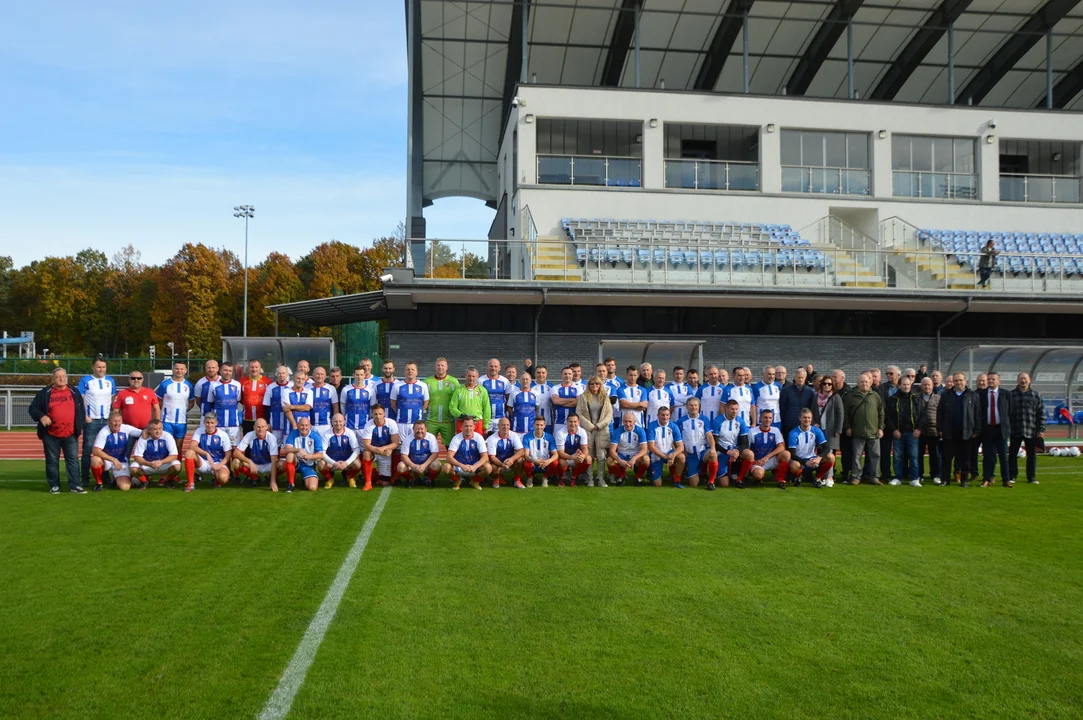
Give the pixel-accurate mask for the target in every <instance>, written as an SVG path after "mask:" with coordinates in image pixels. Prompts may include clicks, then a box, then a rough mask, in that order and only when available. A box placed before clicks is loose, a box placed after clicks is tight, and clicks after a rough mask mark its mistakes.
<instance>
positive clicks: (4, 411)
mask: <svg viewBox="0 0 1083 720" xmlns="http://www.w3.org/2000/svg"><path fill="white" fill-rule="evenodd" d="M37 393H38V388H26V387H0V425H2V426H3V427H4V428H5V429H6V430H10V429H11V428H13V427H36V426H37V423H36V422H34V421H33V420H32V419H30V403H31V401H33V399H34V396H35V395H37Z"/></svg>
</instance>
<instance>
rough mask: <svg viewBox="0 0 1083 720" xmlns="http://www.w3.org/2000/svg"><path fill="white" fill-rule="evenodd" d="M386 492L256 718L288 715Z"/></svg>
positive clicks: (273, 719)
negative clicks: (276, 685)
mask: <svg viewBox="0 0 1083 720" xmlns="http://www.w3.org/2000/svg"><path fill="white" fill-rule="evenodd" d="M390 495H391V488H389V487H386V488H384V489H383V490H382V491H381V492H380V497H379V498H378V499H377V500H376V505H374V506H373V508H372V512H370V513H369V517H368V520H366V521H365V524H364V525H363V526H362V527H361V532H359V533H358V534H357V540H356V541H354V544H353V547H352V548H350V552H349V554H347V555H346V559H345V560H343V561H342V566H341V567H340V568H339V569H338V574H337V575H335V580H334V582H332V583H331V587H330V588H328V589H327V595H325V596H324V598H323V602H322V603H320V608H319V610H317V611H316V615H315V616H314V617H313V618H312V622H311V623H310V624H309V626H308V629H307V630H305V635H304V637H303V638H301V644H300V645H298V646H297V651H296V652H295V653H294V654H293V657H292V658H291V659H290V664H289V665H287V666H286V670H285V672H283V673H282V679H281V680H279V682H278V687H276V688H275V691H274V692H273V693H272V694H271V697H270V698H269V699H268V700H267V705H266V706H265V707H264V708H263V712H262V713H260V715H259V717H260V720H279V719H280V718H284V717H286V715H287V714H289V711H290V707H292V705H293V698H295V697H296V696H297V691H298V690H300V689H301V685H303V684H304V682H305V674H306V673H308V668H309V667H310V666H311V665H312V661H313V660H315V659H316V651H317V650H319V649H320V643H322V642H323V636H324V635H325V634H326V633H327V628H328V626H329V625H330V624H331V621H332V620H334V619H335V613H336V612H338V605H339V603H340V602H341V601H342V595H343V593H345V592H346V587H347V586H348V585H349V584H350V579H351V578H352V577H353V574H354V571H355V570H356V569H357V563H358V561H360V560H361V555H362V553H364V552H365V546H367V545H368V543H369V538H370V537H372V531H373V529H374V528H375V527H376V522H377V521H378V520H379V519H380V513H382V512H383V511H384V506H385V505H387V498H388V497H390Z"/></svg>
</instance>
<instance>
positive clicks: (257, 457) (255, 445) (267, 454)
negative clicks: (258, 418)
mask: <svg viewBox="0 0 1083 720" xmlns="http://www.w3.org/2000/svg"><path fill="white" fill-rule="evenodd" d="M237 449H238V450H240V451H241V452H244V451H246V450H247V451H248V458H249V459H250V460H251V461H252V462H254V463H256V464H257V465H268V464H270V462H271V460H272V459H273V458H275V457H277V456H278V440H277V439H276V438H275V436H274V435H273V434H271V433H267V437H265V438H263V439H262V440H260V439H259V437H258V436H257V435H256V431H255V430H253V431H252V432H250V433H248V434H247V435H245V436H244V437H243V438H241V441H240V442H239V443H237Z"/></svg>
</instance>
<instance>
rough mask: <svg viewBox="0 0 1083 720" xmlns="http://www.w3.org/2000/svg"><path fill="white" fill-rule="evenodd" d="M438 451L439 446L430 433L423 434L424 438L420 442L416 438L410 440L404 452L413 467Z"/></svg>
mask: <svg viewBox="0 0 1083 720" xmlns="http://www.w3.org/2000/svg"><path fill="white" fill-rule="evenodd" d="M439 451H440V446H439V445H438V444H437V442H436V436H435V435H433V434H432V433H425V437H423V438H422V439H420V440H418V439H417V438H416V437H411V438H410V445H409V447H408V448H407V450H406V454H407V455H408V456H409V457H410V460H412V461H413V462H414V464H415V465H420V464H422V463H423V462H425V461H426V460H428V459H429V458H430V457H432V456H433V455H434V454H435V453H437V452H439Z"/></svg>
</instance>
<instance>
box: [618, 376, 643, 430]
mask: <svg viewBox="0 0 1083 720" xmlns="http://www.w3.org/2000/svg"><path fill="white" fill-rule="evenodd" d="M646 394H647V391H646V390H644V389H643V388H641V387H639V386H638V385H625V386H624V387H622V388H621V389H620V390H619V391H618V392H617V407H616V413H615V414H614V415H613V422H614V423H615V424H620V422H622V421H623V420H624V413H626V412H630V413H634V414H635V416H636V425H642V426H643V427H646V424H645V423H644V422H643V411H642V410H634V409H632V408H623V407H620V404H621V401H622V400H624V401H627V402H630V403H641V402H643V401H644V400H646Z"/></svg>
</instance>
